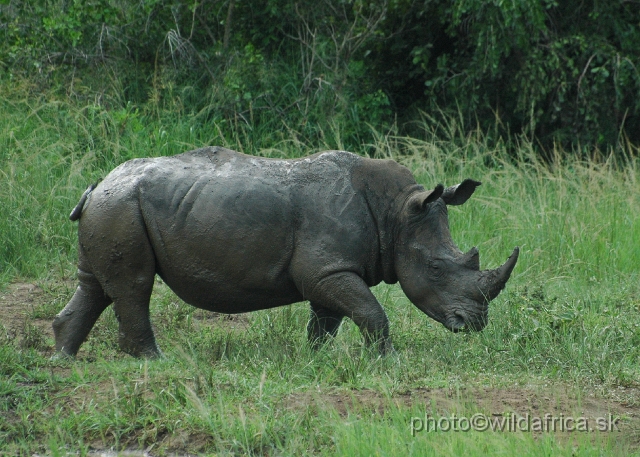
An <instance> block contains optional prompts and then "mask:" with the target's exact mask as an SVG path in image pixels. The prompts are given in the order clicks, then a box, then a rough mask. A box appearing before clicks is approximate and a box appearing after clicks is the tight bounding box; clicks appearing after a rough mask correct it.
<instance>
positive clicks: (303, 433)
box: [0, 82, 640, 456]
mask: <svg viewBox="0 0 640 457" xmlns="http://www.w3.org/2000/svg"><path fill="white" fill-rule="evenodd" d="M4 84H6V82H5V83H4ZM12 89H13V90H12V92H11V95H4V96H2V97H0V113H2V114H0V237H1V238H0V284H2V285H3V286H7V284H8V283H9V282H11V281H15V280H21V281H29V282H36V283H38V284H39V285H40V287H41V288H42V289H43V292H42V294H41V295H39V296H38V297H39V298H37V299H36V301H35V302H33V303H31V304H30V305H29V304H26V302H25V305H24V307H23V308H20V309H18V312H20V313H21V315H23V316H24V318H23V319H22V318H21V319H20V320H18V322H20V324H19V325H18V328H16V326H15V325H13V326H12V324H9V323H8V322H9V321H3V320H0V330H3V329H4V332H0V455H2V454H3V453H4V454H6V455H33V454H34V453H39V454H42V453H44V454H47V455H68V453H75V452H78V453H79V455H91V453H92V452H94V453H95V452H96V450H99V449H110V448H114V449H117V450H124V449H129V450H133V449H138V450H141V449H147V450H149V452H151V453H152V454H153V455H164V454H170V453H175V454H178V455H186V454H187V453H191V454H193V453H201V454H208V455H211V454H220V455H249V454H250V455H336V454H337V455H367V456H368V455H459V454H462V453H465V454H468V455H486V454H487V453H491V454H500V453H502V454H504V455H513V454H515V453H518V454H521V455H572V456H573V455H581V456H582V455H584V456H590V455H630V454H632V453H634V452H635V453H637V452H638V446H639V444H640V438H639V437H640V433H639V431H638V430H639V426H638V420H637V417H638V416H637V415H638V411H639V408H640V407H639V404H640V393H639V390H638V387H639V386H638V382H637V380H638V379H640V369H639V366H638V360H640V277H639V274H638V259H640V244H639V243H638V240H640V184H639V182H640V181H639V178H640V172H639V169H638V167H639V165H640V164H639V160H638V150H637V149H634V148H633V147H631V146H629V147H628V148H627V150H626V153H625V154H621V155H618V156H617V159H614V158H613V157H609V156H606V155H599V154H596V153H594V157H592V158H591V159H588V160H579V159H575V158H571V156H568V155H567V156H562V155H561V154H560V153H558V156H557V157H556V160H555V161H554V162H553V164H551V165H549V164H545V163H543V162H541V161H540V160H539V159H538V158H537V156H536V155H535V152H534V151H533V148H532V146H531V145H530V144H527V143H522V144H519V145H515V144H505V145H502V144H498V145H497V146H496V145H493V146H492V145H490V142H489V141H488V140H487V138H486V137H485V136H484V135H482V134H480V133H477V134H475V135H472V136H468V135H464V134H463V133H462V131H463V129H462V128H460V127H459V125H458V124H456V122H455V119H452V120H450V121H449V123H448V124H440V125H438V126H434V124H433V122H432V121H430V120H429V119H425V120H424V121H423V123H422V124H421V125H422V126H423V135H422V136H421V137H420V138H405V137H397V136H394V135H393V132H390V133H386V134H382V133H379V132H372V136H371V137H372V138H373V140H372V141H371V142H370V143H369V144H363V145H362V150H360V151H355V152H360V153H368V154H370V155H373V156H376V157H391V158H394V159H396V160H398V161H400V162H402V163H404V164H405V165H407V166H408V167H409V168H410V169H411V170H412V171H413V172H414V174H415V176H416V178H417V180H418V182H420V183H422V184H424V185H425V186H427V187H431V186H434V185H435V184H436V183H438V182H443V183H444V184H446V185H451V184H454V183H457V182H459V181H461V180H462V179H464V178H466V177H472V178H475V179H479V180H481V181H482V182H483V185H482V186H481V187H480V188H479V189H478V191H477V192H476V194H475V195H474V196H473V198H472V199H471V200H470V201H469V202H468V203H466V204H465V205H464V206H462V207H459V208H452V209H451V210H450V222H451V228H452V234H453V238H454V240H455V241H456V242H457V244H458V245H459V246H460V248H461V249H463V250H466V249H468V248H470V247H472V246H478V248H479V250H480V253H481V262H482V267H483V268H491V267H495V266H497V265H498V264H500V263H502V262H503V261H504V259H505V258H506V257H507V255H508V254H509V253H510V252H511V250H512V249H513V247H514V246H516V245H517V246H520V247H521V256H520V260H519V262H518V266H517V268H516V270H515V272H514V275H513V277H512V279H511V280H510V282H509V283H508V285H507V288H506V290H505V291H504V292H503V293H502V294H501V295H500V297H498V299H496V300H495V301H494V302H492V305H491V306H492V307H491V317H490V325H489V326H488V327H487V328H486V329H485V330H484V331H483V332H481V333H476V334H452V333H449V332H447V331H446V330H445V329H444V328H443V327H442V326H440V325H439V324H437V323H436V322H434V321H431V320H429V319H428V318H427V317H426V316H425V315H423V314H422V313H421V312H419V311H418V310H417V308H415V307H414V306H413V305H411V303H410V302H409V301H408V300H407V299H406V297H405V296H404V295H403V294H402V292H401V290H400V289H399V287H398V286H389V285H384V284H382V285H380V286H377V287H375V288H374V293H375V294H376V296H377V297H378V298H379V300H380V301H381V303H382V304H383V306H384V307H385V309H386V310H387V313H388V315H389V318H390V321H391V332H392V336H393V338H394V345H395V347H396V349H397V354H395V355H393V356H390V357H386V358H378V357H377V356H376V355H375V354H371V353H370V352H369V351H368V350H367V349H365V348H363V347H362V344H361V341H362V338H361V335H360V334H359V331H358V329H357V328H356V327H355V326H354V325H353V324H352V323H351V322H345V323H344V324H343V326H342V328H341V330H340V333H339V335H338V337H337V338H336V339H335V340H334V341H333V342H332V343H331V344H330V345H327V346H326V347H324V348H323V349H322V350H320V351H319V352H317V353H314V352H311V351H310V350H309V348H308V347H307V345H306V344H305V326H306V321H307V317H308V309H307V305H305V304H296V305H293V306H291V307H285V308H280V309H275V310H268V311H263V312H257V313H252V314H250V315H247V316H240V317H236V318H235V319H233V320H229V319H228V318H226V317H224V316H213V315H211V314H209V313H205V312H203V311H200V310H197V309H195V308H192V307H189V306H187V305H185V304H184V303H182V302H181V301H179V300H178V299H177V298H176V297H175V296H174V295H173V294H172V293H171V292H170V291H169V290H168V289H167V287H166V286H164V285H163V284H157V285H156V289H155V292H154V296H153V299H152V302H153V303H152V308H151V309H152V322H153V323H154V326H155V328H156V333H157V336H158V340H159V343H160V346H161V347H162V348H163V350H164V352H165V354H166V358H165V359H163V360H159V361H140V360H135V359H133V358H131V357H128V356H126V355H124V354H122V353H120V352H119V351H118V349H117V344H116V340H117V335H116V332H117V324H116V321H115V317H114V316H113V313H112V312H110V311H109V310H108V311H107V312H105V313H104V315H103V316H102V317H101V318H100V320H99V322H98V324H97V325H96V327H95V328H94V329H93V331H92V333H91V335H90V336H89V339H88V340H87V341H86V342H85V343H84V345H83V347H82V349H81V351H80V353H79V357H78V359H77V360H76V361H74V362H64V361H52V360H50V359H49V356H50V354H51V347H52V345H53V341H52V337H51V332H50V330H49V329H50V324H49V323H50V321H51V320H52V319H53V316H54V315H55V313H57V312H58V311H59V310H60V309H61V308H62V307H63V306H64V304H65V303H66V301H67V300H68V299H69V298H70V297H71V295H72V292H73V286H72V285H70V283H69V279H72V278H73V276H74V274H75V273H74V272H75V259H76V247H75V244H76V233H75V231H76V228H75V225H74V224H73V223H71V222H69V221H68V218H67V217H68V214H69V211H70V210H71V208H72V207H73V206H74V205H75V203H76V202H77V199H78V198H79V196H80V195H81V193H82V191H83V190H84V188H86V186H87V185H88V184H89V183H91V182H94V181H96V180H98V179H100V178H101V177H103V176H105V175H106V173H108V171H109V170H110V169H111V168H113V167H114V166H116V165H117V164H119V163H121V162H122V161H124V160H127V159H130V158H133V157H141V156H145V157H147V156H158V155H167V154H174V153H178V152H182V151H184V150H187V149H190V148H195V147H199V146H202V145H206V144H217V145H223V146H228V147H232V148H234V149H237V150H243V151H245V152H249V153H253V154H261V155H268V156H274V157H298V156H302V155H305V154H308V153H310V152H313V151H317V150H321V149H328V148H337V147H340V145H341V144H342V143H341V138H340V129H339V128H338V127H336V126H334V127H333V128H329V127H328V128H326V130H325V131H324V132H323V134H322V135H319V136H318V137H319V138H322V140H321V141H320V142H318V143H315V144H308V143H307V142H305V139H304V137H303V136H302V135H301V134H299V133H298V132H297V131H296V128H295V126H284V128H282V129H281V130H282V131H281V133H280V136H279V137H278V136H276V135H275V134H274V133H273V132H270V135H271V138H275V140H274V141H273V144H272V146H271V148H270V149H264V148H260V149H259V150H258V149H257V148H254V146H253V144H254V141H253V140H252V138H254V137H256V136H260V135H261V132H260V131H259V128H258V127H255V128H254V129H253V130H252V131H251V132H248V131H247V130H246V128H242V127H241V126H235V127H233V126H232V127H229V126H221V125H217V124H215V123H207V121H206V119H205V118H203V117H202V116H201V115H199V113H186V112H185V111H184V110H180V109H176V110H175V111H168V110H167V111H162V112H158V109H157V107H155V108H154V107H151V108H149V107H134V106H131V105H127V104H126V103H124V104H120V105H118V106H119V107H118V106H116V107H115V108H114V107H113V106H111V107H110V108H106V107H105V105H104V104H103V103H102V102H101V101H100V100H97V99H96V100H95V101H92V102H91V103H87V102H78V101H73V100H70V99H56V98H55V97H53V96H49V98H47V94H44V95H38V96H33V95H29V94H28V90H27V89H26V88H24V87H21V86H20V85H19V84H18V85H17V86H16V87H12ZM3 93H7V94H9V92H8V91H4V92H3ZM318 128H320V127H318ZM513 151H516V152H515V153H514V152H513ZM6 290H10V288H8V289H6ZM0 294H1V293H0ZM3 316H5V317H6V316H7V315H6V314H3ZM16 325H17V324H16ZM546 398H548V400H546ZM536 402H537V403H536ZM594 402H596V403H597V407H596V406H594ZM532 405H533V406H535V405H538V407H537V409H535V408H533V406H532ZM625 405H626V406H625ZM500 408H504V409H500ZM525 411H530V412H531V413H532V414H534V413H535V414H537V415H539V416H543V415H544V414H545V413H553V414H561V413H562V414H564V415H565V416H568V415H574V416H579V415H581V414H582V413H584V414H587V415H589V414H596V413H598V414H604V413H606V412H607V411H612V412H613V413H615V414H616V415H619V416H620V417H621V429H622V431H621V432H611V433H597V432H596V433H579V432H576V433H553V432H548V433H547V432H545V433H537V432H518V433H509V432H482V433H481V432H468V433H460V432H457V433H456V432H444V431H440V432H428V433H427V432H423V433H418V434H416V436H415V437H412V436H411V430H410V427H409V426H410V421H411V418H412V417H423V416H424V415H425V414H426V413H429V414H433V415H434V416H437V417H450V416H451V414H453V413H455V414H457V415H458V416H460V415H464V416H466V417H471V416H472V415H473V414H476V413H483V414H488V415H492V414H499V413H506V414H509V413H513V412H516V413H518V414H523V413H524V412H525ZM585 411H586V412H585ZM628 411H632V412H633V414H635V416H634V415H632V414H629V413H628ZM74 455H75V454H74Z"/></svg>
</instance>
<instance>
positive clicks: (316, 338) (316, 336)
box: [307, 303, 344, 349]
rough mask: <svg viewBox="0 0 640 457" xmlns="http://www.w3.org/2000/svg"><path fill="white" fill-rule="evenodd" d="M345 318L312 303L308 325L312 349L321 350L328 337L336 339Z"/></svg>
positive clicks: (340, 314)
mask: <svg viewBox="0 0 640 457" xmlns="http://www.w3.org/2000/svg"><path fill="white" fill-rule="evenodd" d="M343 317H344V316H343V315H342V313H338V312H335V311H332V310H330V309H328V308H325V307H323V306H319V305H316V304H315V303H311V315H310V318H309V324H308V325H307V335H308V337H309V343H310V344H311V347H312V348H313V349H319V348H320V346H322V345H323V344H324V343H325V342H326V341H327V338H328V337H335V336H336V334H337V333H338V328H340V323H341V322H342V318H343Z"/></svg>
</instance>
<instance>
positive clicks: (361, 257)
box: [53, 147, 518, 357]
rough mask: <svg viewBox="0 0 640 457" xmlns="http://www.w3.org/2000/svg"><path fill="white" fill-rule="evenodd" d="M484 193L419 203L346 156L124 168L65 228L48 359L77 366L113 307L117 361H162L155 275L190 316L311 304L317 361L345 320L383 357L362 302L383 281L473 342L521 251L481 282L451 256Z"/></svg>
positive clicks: (452, 190)
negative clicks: (62, 283)
mask: <svg viewBox="0 0 640 457" xmlns="http://www.w3.org/2000/svg"><path fill="white" fill-rule="evenodd" d="M479 184H480V183H478V182H476V181H472V180H466V181H464V182H463V183H461V184H459V185H458V186H454V187H449V188H446V189H445V188H443V187H442V186H441V185H439V186H437V187H436V188H435V189H433V190H428V191H425V189H424V188H423V187H422V186H420V185H418V184H416V182H415V180H414V178H413V176H412V175H411V172H410V171H409V170H408V169H406V168H405V167H403V166H401V165H398V164H397V163H396V162H394V161H391V160H374V159H367V158H362V157H359V156H357V155H354V154H351V153H348V152H343V151H328V152H324V153H318V154H315V155H312V156H309V157H306V158H303V159H295V160H277V159H264V158H259V157H253V156H248V155H244V154H241V153H238V152H235V151H231V150H228V149H224V148H219V147H211V148H203V149H199V150H196V151H190V152H186V153H184V154H180V155H177V156H174V157H162V158H154V159H135V160H131V161H129V162H126V163H123V164H122V165H120V166H119V167H117V168H116V169H115V170H113V171H112V172H111V173H110V174H109V175H108V176H107V177H106V178H105V179H104V180H103V181H102V182H101V183H100V184H99V185H98V186H97V187H95V189H93V188H91V187H90V188H89V189H87V191H86V192H85V193H84V194H83V196H82V199H81V200H80V203H79V204H78V206H77V207H76V208H75V209H74V210H73V212H72V214H71V219H72V220H79V227H78V238H79V249H78V250H79V261H78V280H79V286H78V288H77V290H76V292H75V294H74V296H73V298H72V299H71V301H70V302H69V303H68V304H67V306H66V307H65V308H64V309H63V310H62V311H61V312H60V314H58V315H57V316H56V318H55V320H54V322H53V328H54V332H55V339H56V350H57V352H58V353H59V354H61V355H70V356H73V355H75V354H76V352H77V351H78V349H79V347H80V345H81V344H82V342H83V341H84V339H85V338H86V336H87V335H88V334H89V331H90V330H91V328H92V327H93V325H94V324H95V322H96V319H97V318H98V317H99V316H100V314H101V313H102V311H104V309H105V308H106V307H107V306H109V305H110V304H111V303H113V307H114V310H115V314H116V317H117V319H118V322H119V344H120V347H121V349H122V350H124V351H126V352H128V353H130V354H132V355H134V356H150V357H153V356H157V355H159V354H160V351H159V349H158V347H157V345H156V342H155V338H154V335H153V331H152V329H151V323H150V321H149V298H150V295H151V289H152V286H153V282H154V278H155V275H156V274H158V275H159V276H160V277H161V278H162V279H163V280H164V281H165V283H166V284H167V285H168V286H169V287H170V288H171V289H172V290H173V291H174V292H175V293H176V294H177V295H178V296H179V297H180V298H182V299H183V300H184V301H185V302H187V303H189V304H191V305H193V306H197V307H199V308H203V309H207V310H210V311H216V312H219V313H244V312H247V311H255V310H259V309H265V308H273V307H277V306H283V305H288V304H291V303H295V302H299V301H302V300H309V302H310V305H311V318H310V321H309V324H308V334H309V340H310V342H311V343H312V344H313V345H314V347H315V346H317V345H319V344H321V343H322V342H324V341H325V340H326V338H327V337H328V336H329V335H335V334H336V332H337V330H338V327H339V325H340V322H341V321H342V319H343V317H345V316H346V317H348V318H350V319H352V320H353V321H354V322H355V323H356V324H357V325H358V326H359V328H360V329H361V331H362V333H363V334H364V336H365V339H366V341H367V342H368V343H369V344H372V343H375V344H377V345H379V349H380V351H381V352H383V353H384V352H386V351H388V350H391V349H392V346H391V341H390V338H389V324H388V320H387V316H386V314H385V312H384V310H383V309H382V307H381V306H380V304H379V303H378V301H377V300H376V298H375V297H374V296H373V294H372V293H371V291H370V290H369V288H370V287H371V286H374V285H376V284H378V283H380V282H381V281H385V282H387V283H390V284H392V283H395V282H398V281H399V282H400V285H401V286H402V288H403V290H404V292H405V293H406V295H407V297H408V298H409V299H410V300H411V301H412V302H413V303H414V304H415V305H416V306H417V307H418V308H420V309H421V310H422V311H423V312H425V313H426V314H428V315H429V316H431V317H432V318H433V319H435V320H437V321H439V322H441V323H442V324H444V325H445V326H446V327H447V328H449V329H450V330H453V331H457V330H460V329H471V330H480V329H482V328H483V327H484V326H485V325H486V323H487V313H488V303H489V301H490V300H491V299H493V298H494V297H495V296H496V295H498V293H499V292H500V290H502V288H503V287H504V285H505V283H506V281H507V280H508V278H509V275H510V274H511V271H512V270H513V267H514V266H515V263H516V260H517V256H518V249H517V248H516V249H515V250H514V253H513V254H512V255H511V257H510V258H509V260H508V261H507V262H506V263H505V264H504V265H503V266H501V267H500V268H498V269H496V270H487V271H480V269H479V266H480V263H479V258H478V251H477V250H476V249H475V248H473V249H472V250H471V251H469V252H468V253H466V254H463V253H462V252H461V251H460V250H459V249H458V248H457V247H456V245H455V244H454V243H453V241H452V239H451V235H450V233H449V225H448V216H447V205H460V204H462V203H464V202H465V201H466V200H467V199H468V198H469V197H470V196H471V194H472V193H473V192H474V190H475V188H476V186H477V185H479Z"/></svg>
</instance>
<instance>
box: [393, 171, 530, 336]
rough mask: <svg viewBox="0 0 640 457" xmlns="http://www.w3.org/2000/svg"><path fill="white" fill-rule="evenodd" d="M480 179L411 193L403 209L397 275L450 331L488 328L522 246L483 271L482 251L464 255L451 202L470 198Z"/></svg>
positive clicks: (420, 305) (409, 294)
mask: <svg viewBox="0 0 640 457" xmlns="http://www.w3.org/2000/svg"><path fill="white" fill-rule="evenodd" d="M479 185H480V183H479V182H477V181H473V180H471V179H467V180H465V181H463V182H462V183H460V184H458V185H457V186H453V187H448V188H446V189H445V188H444V187H443V186H442V185H441V184H440V185H438V186H437V187H436V188H435V189H433V190H431V191H425V192H417V193H414V194H413V195H411V196H410V197H409V198H408V199H407V201H406V203H405V204H404V206H403V208H402V210H401V224H400V226H401V229H400V231H399V233H398V234H397V235H396V243H395V256H394V257H395V267H396V275H397V277H398V280H399V282H400V285H401V287H402V290H403V291H404V293H405V294H406V295H407V297H408V298H409V300H411V302H412V303H413V304H414V305H416V306H417V307H418V308H419V309H420V310H422V311H423V312H424V313H425V314H427V315H428V316H430V317H431V318H433V319H435V320H436V321H438V322H440V323H441V324H443V325H444V326H445V327H447V328H448V329H449V330H451V331H454V332H457V331H460V330H475V331H479V330H482V329H483V328H484V327H485V326H486V325H487V318H488V312H489V302H490V301H491V300H493V299H494V298H495V297H496V296H497V295H498V294H499V293H500V291H501V290H502V289H503V288H504V286H505V284H506V282H507V280H508V279H509V276H510V275H511V272H512V271H513V268H514V267H515V265H516V261H517V260H518V253H519V250H518V248H517V247H516V248H515V249H514V251H513V253H512V254H511V256H510V257H509V259H508V260H507V261H506V262H505V263H504V264H503V265H502V266H500V267H499V268H496V269H495V270H480V257H479V253H478V250H477V249H476V248H475V247H474V248H471V250H470V251H469V252H467V253H466V254H465V253H463V252H462V251H461V250H460V249H459V248H458V247H457V246H456V245H455V243H454V242H453V240H452V239H451V233H450V232H449V217H448V211H447V205H461V204H463V203H464V202H466V201H467V200H468V199H469V197H470V196H471V194H473V192H474V191H475V189H476V187H477V186H479Z"/></svg>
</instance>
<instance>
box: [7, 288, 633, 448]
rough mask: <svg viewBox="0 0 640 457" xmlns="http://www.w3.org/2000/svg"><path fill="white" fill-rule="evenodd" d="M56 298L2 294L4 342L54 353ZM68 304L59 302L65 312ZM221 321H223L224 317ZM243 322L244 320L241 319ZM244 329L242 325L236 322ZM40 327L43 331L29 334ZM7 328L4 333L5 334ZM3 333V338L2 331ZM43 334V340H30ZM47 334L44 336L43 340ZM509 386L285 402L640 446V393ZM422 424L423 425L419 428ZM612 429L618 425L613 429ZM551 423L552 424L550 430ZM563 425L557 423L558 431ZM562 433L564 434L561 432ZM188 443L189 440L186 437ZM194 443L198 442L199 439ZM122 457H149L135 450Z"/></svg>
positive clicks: (302, 396) (334, 394)
mask: <svg viewBox="0 0 640 457" xmlns="http://www.w3.org/2000/svg"><path fill="white" fill-rule="evenodd" d="M58 287H62V289H63V290H61V291H60V294H61V295H64V296H66V297H70V296H71V294H72V293H73V290H74V287H75V286H74V285H73V284H72V283H69V284H64V285H63V286H58ZM50 299H51V293H50V292H45V291H44V290H43V289H42V288H41V287H39V286H37V285H35V284H31V283H13V284H10V285H8V286H7V288H6V289H4V290H3V291H0V338H7V339H11V340H15V339H16V338H18V341H19V344H21V345H29V346H30V347H38V349H39V350H40V351H41V352H44V353H45V354H48V353H53V348H52V347H51V346H50V345H49V344H48V343H47V342H46V341H47V339H50V341H52V340H53V331H52V328H51V322H52V318H53V316H43V317H41V318H40V317H36V318H33V317H30V316H33V314H34V313H33V310H34V309H35V308H36V307H37V306H38V305H39V304H42V303H43V301H44V300H50ZM63 305H64V303H63V302H61V303H60V307H62V306H63ZM220 317H222V316H219V317H218V318H220ZM236 320H238V321H241V320H242V318H236ZM233 324H234V325H238V324H240V325H242V322H234V323H233ZM34 327H35V328H37V329H38V330H39V331H34V332H32V331H30V330H29V329H33V328H34ZM3 329H4V330H3ZM3 331H4V334H2V332H3ZM30 335H38V336H37V337H33V338H39V340H35V341H34V340H30V338H32V336H30ZM42 335H44V336H42ZM514 384H515V385H513V386H508V387H479V386H473V387H468V388H460V389H453V388H424V387H422V388H415V389H410V390H406V391H403V392H402V391H401V392H396V393H394V394H392V395H384V394H382V393H380V392H378V391H374V390H340V389H336V390H333V391H330V392H327V391H320V390H318V391H317V392H316V391H308V392H298V393H292V394H290V395H289V396H287V397H285V398H284V399H283V400H282V403H281V407H283V408H290V409H292V410H304V409H306V408H318V409H327V408H332V409H333V410H335V411H337V413H338V414H339V415H340V416H342V417H346V416H348V415H354V414H355V415H358V416H360V415H362V414H370V415H378V414H379V415H384V414H386V413H388V411H389V410H390V409H391V408H392V407H393V405H395V406H397V407H403V408H406V407H409V408H411V409H412V411H417V412H419V413H420V416H419V417H420V418H421V419H425V420H426V418H427V416H429V415H431V416H433V415H434V414H435V415H437V416H438V417H452V416H453V415H458V416H461V415H468V414H471V413H470V412H480V413H483V414H486V415H487V417H490V418H491V417H493V418H495V417H503V416H507V417H509V416H510V415H515V416H516V417H526V416H529V417H531V418H536V417H538V418H540V419H542V420H544V418H545V415H547V414H550V415H552V416H554V417H556V418H557V417H568V416H570V417H572V418H578V417H585V418H587V420H588V421H589V424H590V428H592V429H593V428H594V427H592V426H591V425H594V424H595V423H596V418H606V419H607V421H608V422H609V423H608V424H607V426H608V427H610V428H612V432H614V433H615V432H617V431H618V430H619V431H620V432H622V434H623V435H624V436H625V437H626V438H628V439H630V440H631V444H632V446H634V447H640V388H638V387H622V386H620V387H617V388H615V389H613V390H612V389H606V390H605V389H598V388H597V386H595V387H594V388H593V389H590V390H592V392H591V393H577V390H576V388H575V387H572V386H568V385H562V384H550V385H542V386H540V385H533V386H529V385H526V384H523V383H522V382H521V383H519V384H516V383H514ZM418 424H419V423H418ZM612 424H613V425H612ZM548 425H549V424H547V426H548ZM558 426H559V424H556V427H558ZM559 431H560V432H563V430H559ZM185 438H186V439H187V441H189V438H187V437H185ZM194 439H197V438H196V437H194ZM95 455H105V456H109V455H115V454H109V452H108V451H100V452H97V453H96V454H95ZM119 455H132V456H133V455H135V456H138V455H140V456H141V455H148V454H145V453H140V452H136V451H131V453H127V454H122V453H120V454H119Z"/></svg>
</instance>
